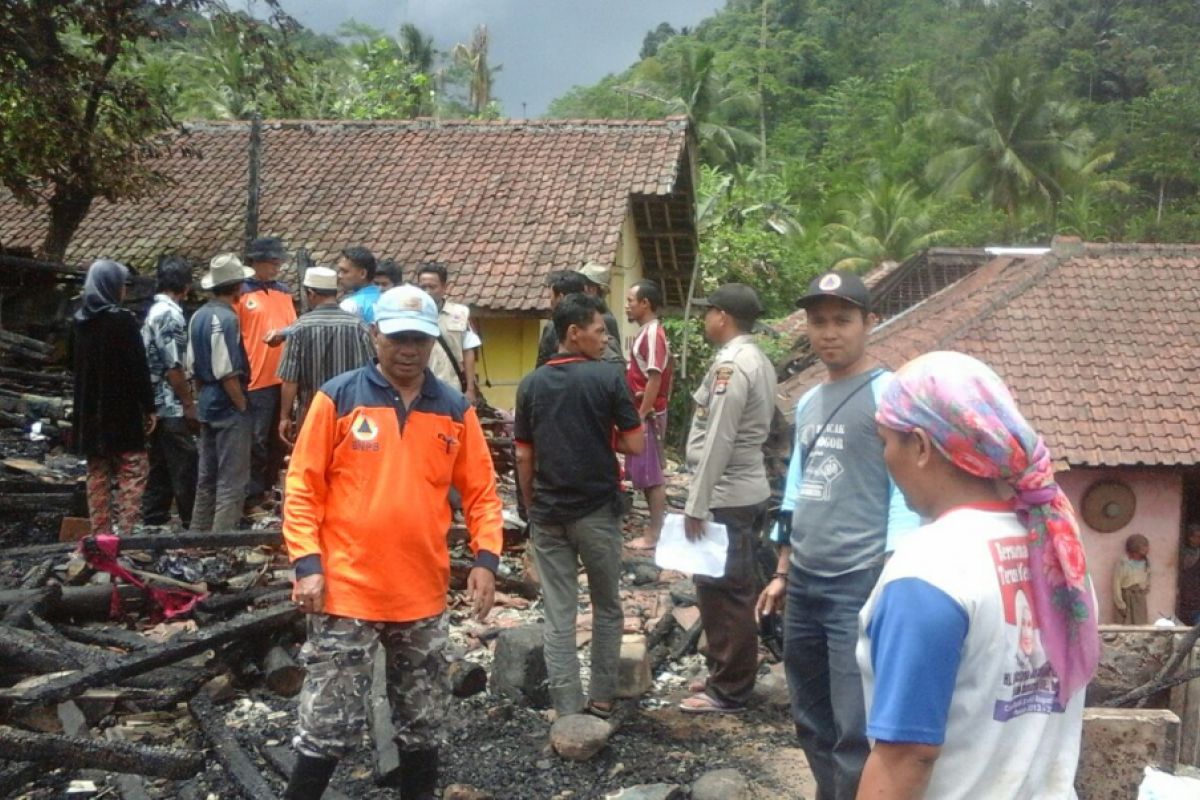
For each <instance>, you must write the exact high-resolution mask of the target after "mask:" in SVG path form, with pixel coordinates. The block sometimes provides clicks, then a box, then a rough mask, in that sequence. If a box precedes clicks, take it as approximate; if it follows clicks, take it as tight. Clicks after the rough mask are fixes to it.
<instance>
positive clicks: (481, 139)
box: [0, 118, 691, 312]
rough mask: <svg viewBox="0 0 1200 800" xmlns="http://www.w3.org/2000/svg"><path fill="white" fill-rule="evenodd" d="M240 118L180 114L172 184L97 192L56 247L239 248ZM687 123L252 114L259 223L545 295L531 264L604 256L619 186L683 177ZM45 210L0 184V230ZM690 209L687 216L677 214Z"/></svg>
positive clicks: (243, 128)
mask: <svg viewBox="0 0 1200 800" xmlns="http://www.w3.org/2000/svg"><path fill="white" fill-rule="evenodd" d="M248 132H249V125H248V123H197V124H193V125H188V126H185V132H184V133H182V134H180V135H179V136H178V137H177V139H176V141H175V143H176V145H178V147H176V148H174V150H175V152H173V153H172V154H171V155H169V156H165V157H164V158H162V159H160V160H159V163H160V164H161V169H162V171H163V172H165V173H166V174H168V175H169V176H170V177H171V179H172V181H173V185H172V186H170V187H169V188H167V189H165V190H163V191H160V192H158V193H156V194H154V195H153V196H151V197H148V198H145V199H143V200H140V201H137V202H123V203H120V204H116V205H114V204H111V203H108V202H105V201H102V200H98V201H96V203H95V204H94V205H93V207H92V211H91V213H90V214H89V215H88V217H87V219H85V220H84V222H83V224H82V225H81V226H80V229H79V231H78V233H77V234H76V236H75V239H74V241H73V243H72V245H71V247H70V248H69V250H68V252H67V260H68V262H85V261H88V260H91V259H92V258H95V257H98V256H100V255H107V256H110V257H114V258H119V259H122V260H124V261H127V262H128V263H130V264H132V265H134V266H137V267H139V268H143V269H144V268H147V267H150V266H152V265H153V263H154V261H155V259H156V258H157V257H158V256H159V254H161V253H163V252H166V251H175V252H178V253H180V254H182V255H185V256H188V257H191V258H195V259H198V260H202V261H203V260H207V259H208V258H209V257H211V256H212V255H213V254H215V253H217V252H220V251H222V250H240V249H241V248H240V240H241V236H242V232H243V229H244V215H245V208H246V196H247V191H246V180H247V174H248V170H247V151H248ZM688 135H689V134H688V124H687V121H686V120H684V119H682V118H671V119H667V120H661V121H648V122H647V121H632V120H629V121H627V120H604V121H535V122H523V121H503V122H490V123H477V122H464V121H447V122H434V121H431V120H418V121H412V122H307V121H278V122H264V123H263V134H262V139H263V157H262V167H261V171H260V177H261V186H262V189H261V200H260V215H259V230H260V231H262V232H263V233H264V234H266V233H269V234H272V235H278V236H282V237H284V239H285V240H286V241H287V243H288V246H289V247H292V248H300V247H304V248H307V249H308V251H309V252H310V254H311V256H312V258H313V259H314V260H315V261H316V262H318V263H328V262H329V261H330V260H331V259H332V258H334V257H335V255H336V253H337V252H338V251H339V250H340V249H341V248H342V247H345V246H347V245H350V244H359V243H361V244H366V245H367V246H369V247H371V249H372V250H373V251H375V252H376V254H377V255H379V256H381V257H387V258H394V259H396V260H397V261H399V262H400V263H401V264H404V265H406V266H407V265H411V264H413V263H415V262H417V261H423V260H431V259H436V260H438V261H441V262H443V263H445V264H446V265H447V266H448V267H449V268H450V270H451V272H452V273H453V275H454V282H455V294H456V296H457V297H459V298H462V299H464V300H467V301H469V302H471V303H472V304H473V305H475V306H477V307H479V308H482V309H486V310H491V311H497V312H533V311H539V310H541V309H543V308H544V306H545V305H546V299H545V296H544V295H545V290H544V288H543V285H542V284H543V277H544V276H545V275H546V274H548V273H549V272H550V271H552V270H554V269H562V268H564V267H574V266H579V265H581V264H582V263H583V262H584V261H586V260H589V259H596V260H600V261H610V262H612V261H615V260H616V257H617V249H618V243H619V241H620V231H621V224H622V221H623V220H624V216H625V213H626V209H627V208H628V207H629V204H630V196H631V195H652V196H663V197H665V196H667V195H671V194H674V193H679V192H690V191H691V188H690V187H691V177H690V175H689V174H687V171H688V170H689V169H690V167H689V163H688V161H687V158H686V157H685V155H686V154H685V148H686V147H687V141H688ZM44 220H45V213H44V211H41V210H39V211H37V212H31V211H30V210H29V209H28V208H25V207H23V206H20V205H18V204H17V203H15V202H14V201H13V199H12V198H11V197H10V196H8V195H7V194H6V193H3V192H0V242H3V244H4V245H5V246H6V247H9V248H14V247H33V248H36V247H37V246H38V245H40V243H41V240H42V238H43V236H44V231H45V222H44ZM689 224H690V221H689Z"/></svg>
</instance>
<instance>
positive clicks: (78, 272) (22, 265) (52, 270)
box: [0, 253, 87, 281]
mask: <svg viewBox="0 0 1200 800" xmlns="http://www.w3.org/2000/svg"><path fill="white" fill-rule="evenodd" d="M0 267H7V268H9V269H12V270H24V271H26V272H41V273H44V274H47V275H60V276H62V277H64V278H73V279H75V280H80V281H81V280H83V279H84V278H86V277H87V270H86V269H80V268H79V267H69V266H67V265H66V264H60V263H59V262H57V261H42V260H41V259H37V258H23V257H22V256H13V255H8V254H7V253H0Z"/></svg>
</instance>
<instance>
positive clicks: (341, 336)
mask: <svg viewBox="0 0 1200 800" xmlns="http://www.w3.org/2000/svg"><path fill="white" fill-rule="evenodd" d="M374 358H375V344H374V342H372V341H371V331H370V329H369V328H368V327H367V326H366V324H365V323H363V321H362V320H361V319H359V318H358V317H356V316H355V315H354V314H351V313H349V312H346V311H343V310H342V309H340V308H338V307H337V306H336V305H334V304H332V303H331V304H326V305H323V306H318V307H316V308H314V309H313V310H312V311H309V312H308V313H307V314H305V315H304V316H302V317H300V319H299V320H297V321H296V323H295V324H294V325H292V326H291V328H290V329H289V330H288V336H287V341H286V342H284V345H283V358H282V359H281V360H280V362H279V371H278V375H279V379H280V380H283V381H287V382H289V383H295V384H297V392H296V396H297V399H298V400H299V403H300V414H299V417H298V419H304V412H305V411H306V410H307V409H308V406H309V403H311V402H312V399H313V395H315V394H316V393H317V390H318V389H320V388H321V386H323V385H324V384H325V383H326V381H328V380H330V379H331V378H336V377H337V376H338V375H341V374H342V373H343V372H349V371H350V370H352V369H358V368H359V367H362V366H366V365H367V364H370V363H371V361H372V360H373V359H374Z"/></svg>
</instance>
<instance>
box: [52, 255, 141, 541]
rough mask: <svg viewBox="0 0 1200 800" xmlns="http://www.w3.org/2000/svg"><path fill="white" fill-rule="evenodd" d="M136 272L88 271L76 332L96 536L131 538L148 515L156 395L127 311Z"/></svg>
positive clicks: (82, 435)
mask: <svg viewBox="0 0 1200 800" xmlns="http://www.w3.org/2000/svg"><path fill="white" fill-rule="evenodd" d="M128 277H129V270H128V268H126V267H125V266H124V265H122V264H118V263H117V262H115V261H108V260H107V259H101V260H99V261H96V262H94V263H93V264H92V266H91V267H90V268H89V269H88V273H87V278H86V279H85V280H84V284H83V302H82V304H81V305H80V307H79V310H78V311H76V312H75V317H74V320H73V327H72V331H71V334H72V335H71V350H72V353H71V359H72V362H73V364H74V369H75V405H74V418H73V420H72V422H73V427H74V430H75V449H76V451H77V452H78V453H79V454H81V455H83V456H86V457H87V499H88V516H89V518H90V519H91V524H92V525H91V527H92V533H93V534H112V533H116V534H129V533H130V532H131V531H132V530H133V526H134V524H135V523H136V522H137V521H138V518H139V517H140V516H141V505H142V494H143V493H144V491H145V489H146V476H147V474H148V473H149V469H150V461H149V457H148V456H147V454H146V433H147V432H148V431H149V430H151V429H153V427H154V422H155V417H154V392H153V389H151V386H150V368H149V366H148V365H147V363H146V348H145V345H144V344H143V343H142V333H141V327H140V326H139V324H138V321H137V317H135V316H134V315H133V314H132V313H131V312H130V311H128V310H126V309H124V308H121V300H122V299H124V297H125V281H126V279H127V278H128Z"/></svg>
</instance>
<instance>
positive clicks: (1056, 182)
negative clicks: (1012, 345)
mask: <svg viewBox="0 0 1200 800" xmlns="http://www.w3.org/2000/svg"><path fill="white" fill-rule="evenodd" d="M1196 30H1200V5H1197V4H1196V3H1194V2H1188V1H1187V0H729V2H727V4H726V6H725V8H724V9H722V10H721V11H719V12H717V13H716V14H714V15H713V16H711V17H710V18H708V19H706V20H704V21H703V22H701V23H700V24H699V25H697V26H696V27H695V28H693V29H691V30H687V31H678V32H676V31H674V30H673V29H672V28H671V26H669V25H667V24H666V23H664V24H662V25H659V26H657V27H656V28H654V29H652V30H650V31H648V32H647V34H646V37H645V41H644V42H643V48H642V52H641V58H640V59H639V60H638V61H637V62H636V63H634V64H632V65H631V66H630V67H629V68H628V69H626V70H625V71H624V72H622V73H619V74H614V75H609V76H607V77H605V78H604V79H602V80H601V81H599V82H597V83H596V84H594V85H591V86H582V87H575V88H574V89H572V90H571V91H569V92H567V93H566V94H564V95H563V96H562V97H560V98H559V99H558V100H556V101H555V102H554V103H553V104H552V106H551V114H552V115H554V116H560V117H584V118H586V117H597V116H598V117H647V118H648V117H655V116H660V115H662V114H664V113H671V112H675V113H687V114H689V115H690V116H691V117H692V118H693V120H694V121H696V123H697V131H698V134H699V140H700V156H701V159H702V161H703V162H704V163H705V164H706V165H707V168H706V169H708V171H706V172H705V174H704V177H703V180H702V181H701V184H700V191H701V195H702V196H701V208H702V209H709V210H710V213H711V212H712V211H713V210H715V211H716V217H714V218H713V220H714V221H711V222H710V224H708V225H707V226H705V231H706V233H705V234H704V235H705V236H706V237H707V238H708V240H709V241H708V242H704V241H702V256H703V259H704V262H705V263H704V274H703V277H704V280H705V281H706V282H708V283H710V284H711V283H712V282H713V281H715V280H719V279H723V278H725V277H727V276H729V275H740V276H743V277H745V276H747V275H748V273H747V271H746V270H747V265H750V264H756V265H758V266H757V267H755V269H756V270H757V272H756V274H757V276H758V278H759V280H757V281H756V282H757V283H758V285H759V286H760V287H763V288H767V289H768V291H775V290H776V288H775V287H777V286H779V285H780V284H776V283H775V282H774V279H775V277H776V276H781V275H785V276H787V277H788V278H789V280H791V283H790V284H787V283H785V284H783V285H790V287H794V286H795V285H796V283H795V281H798V280H803V279H804V277H805V276H808V275H811V274H813V273H814V272H816V271H818V270H821V269H825V268H828V267H831V266H834V265H837V266H840V267H852V268H856V269H860V270H867V269H870V268H872V267H873V266H876V265H878V264H879V263H881V262H883V261H890V260H898V259H903V258H905V257H907V256H909V255H911V254H913V253H914V252H916V251H917V250H919V249H921V248H924V247H927V246H929V245H930V244H934V243H941V244H947V245H967V246H980V245H986V244H1035V243H1043V244H1044V243H1047V242H1048V241H1049V239H1050V237H1051V236H1052V235H1054V234H1055V233H1059V232H1061V233H1073V234H1076V235H1081V236H1085V237H1087V238H1089V239H1095V240H1121V239H1125V240H1148V241H1162V240H1169V239H1174V240H1188V241H1193V240H1196V239H1197V238H1200V216H1198V215H1197V214H1196V210H1197V209H1196V206H1197V205H1198V203H1197V197H1196V190H1197V187H1198V186H1200V94H1198V93H1197V91H1196V89H1195V88H1194V87H1195V86H1196V79H1197V77H1200V68H1198V60H1197V56H1196V50H1195V48H1194V46H1193V44H1192V43H1191V41H1190V38H1191V37H1192V35H1193V34H1194V32H1195V31H1196ZM697 65H702V66H703V74H704V75H705V76H707V80H708V81H710V85H711V86H713V87H717V88H718V89H719V90H718V91H715V92H709V93H708V94H709V95H711V96H714V97H719V98H729V99H736V102H717V103H713V102H707V103H694V102H692V103H689V102H688V99H689V97H693V96H695V95H694V93H690V92H689V91H687V87H697V86H701V85H703V84H702V83H701V82H699V81H697V79H696V76H697V75H698V74H700V73H699V71H698V70H697ZM710 193H713V194H710ZM764 208H776V209H783V208H786V209H788V219H789V224H788V227H787V232H786V233H781V232H780V231H779V230H778V228H777V226H774V225H773V224H772V221H771V219H770V218H769V217H768V216H767V215H764V214H762V213H760V212H759V211H757V209H764ZM747 209H756V210H755V211H753V212H747ZM790 290H791V289H790V288H789V289H788V291H790ZM779 291H783V290H782V289H779ZM785 299H786V298H780V299H772V300H771V304H772V306H773V307H775V308H778V309H781V310H783V309H786V307H787V303H786V302H784V301H785Z"/></svg>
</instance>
